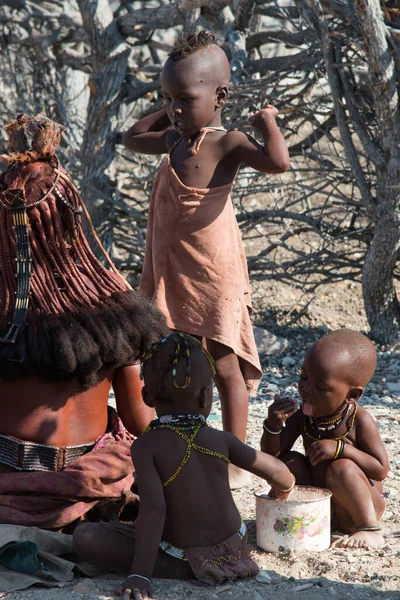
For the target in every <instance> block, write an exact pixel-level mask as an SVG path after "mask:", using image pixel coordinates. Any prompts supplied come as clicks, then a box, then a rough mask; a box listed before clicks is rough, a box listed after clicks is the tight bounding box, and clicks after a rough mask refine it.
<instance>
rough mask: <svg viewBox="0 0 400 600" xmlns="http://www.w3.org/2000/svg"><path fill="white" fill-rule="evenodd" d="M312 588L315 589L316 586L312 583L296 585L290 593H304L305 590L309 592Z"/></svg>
mask: <svg viewBox="0 0 400 600" xmlns="http://www.w3.org/2000/svg"><path fill="white" fill-rule="evenodd" d="M312 587H314V584H312V583H302V584H301V585H296V586H295V587H294V588H292V589H291V590H290V591H291V592H303V591H304V590H308V589H309V588H312Z"/></svg>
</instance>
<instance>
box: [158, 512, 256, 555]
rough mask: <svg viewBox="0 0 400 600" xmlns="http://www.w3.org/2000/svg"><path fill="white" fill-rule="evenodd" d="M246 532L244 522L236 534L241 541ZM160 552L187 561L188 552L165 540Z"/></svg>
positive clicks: (162, 541) (161, 544)
mask: <svg viewBox="0 0 400 600" xmlns="http://www.w3.org/2000/svg"><path fill="white" fill-rule="evenodd" d="M246 531H247V529H246V525H245V524H244V522H243V521H242V522H241V524H240V527H239V529H238V530H237V532H236V533H237V535H238V536H239V537H240V539H241V540H242V539H243V538H244V536H245V535H246ZM160 550H162V551H163V552H165V554H169V555H170V556H173V557H174V558H178V559H179V560H187V558H186V552H185V550H184V549H183V548H178V546H174V545H173V544H170V543H169V542H166V541H165V540H161V543H160Z"/></svg>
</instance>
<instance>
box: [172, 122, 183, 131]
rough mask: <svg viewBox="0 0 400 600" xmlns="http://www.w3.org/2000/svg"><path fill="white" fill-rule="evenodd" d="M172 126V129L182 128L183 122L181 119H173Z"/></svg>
mask: <svg viewBox="0 0 400 600" xmlns="http://www.w3.org/2000/svg"><path fill="white" fill-rule="evenodd" d="M173 126H174V129H184V128H185V123H184V122H183V121H174V122H173Z"/></svg>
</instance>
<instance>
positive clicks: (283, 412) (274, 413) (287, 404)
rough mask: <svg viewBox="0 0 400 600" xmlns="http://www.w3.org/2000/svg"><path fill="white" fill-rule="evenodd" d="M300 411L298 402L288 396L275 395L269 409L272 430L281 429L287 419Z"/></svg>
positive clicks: (269, 422)
mask: <svg viewBox="0 0 400 600" xmlns="http://www.w3.org/2000/svg"><path fill="white" fill-rule="evenodd" d="M297 409H298V404H297V402H296V400H293V398H291V397H290V396H288V395H286V394H282V396H280V395H279V394H275V396H274V401H273V403H272V404H271V406H270V407H269V408H268V425H269V426H270V427H271V428H272V429H281V428H282V427H284V426H285V423H286V421H287V419H288V418H289V417H290V416H291V415H293V414H294V413H295V412H296V411H297Z"/></svg>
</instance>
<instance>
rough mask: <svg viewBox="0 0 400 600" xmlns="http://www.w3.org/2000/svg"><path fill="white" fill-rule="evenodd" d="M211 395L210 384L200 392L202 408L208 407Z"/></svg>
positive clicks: (200, 405)
mask: <svg viewBox="0 0 400 600" xmlns="http://www.w3.org/2000/svg"><path fill="white" fill-rule="evenodd" d="M209 397H210V386H207V387H204V388H203V389H202V390H201V392H200V399H199V407H200V409H203V408H206V406H207V404H208V399H209Z"/></svg>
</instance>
